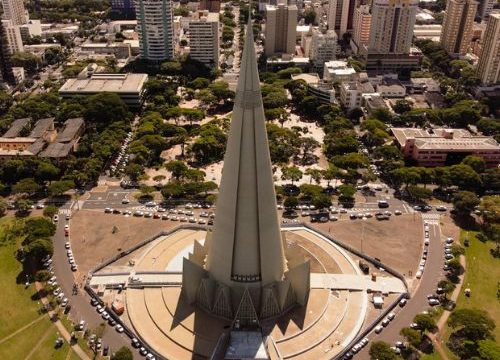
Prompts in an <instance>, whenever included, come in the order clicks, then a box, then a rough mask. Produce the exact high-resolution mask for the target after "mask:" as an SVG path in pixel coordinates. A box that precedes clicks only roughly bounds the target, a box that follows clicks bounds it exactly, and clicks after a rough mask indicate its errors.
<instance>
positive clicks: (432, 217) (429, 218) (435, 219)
mask: <svg viewBox="0 0 500 360" xmlns="http://www.w3.org/2000/svg"><path fill="white" fill-rule="evenodd" d="M440 218H441V215H440V214H432V213H428V214H422V220H424V221H426V222H428V223H429V224H435V225H439V219H440Z"/></svg>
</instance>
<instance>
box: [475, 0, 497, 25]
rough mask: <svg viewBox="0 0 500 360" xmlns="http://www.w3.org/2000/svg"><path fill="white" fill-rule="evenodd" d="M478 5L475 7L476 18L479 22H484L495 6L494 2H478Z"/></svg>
mask: <svg viewBox="0 0 500 360" xmlns="http://www.w3.org/2000/svg"><path fill="white" fill-rule="evenodd" d="M478 1H479V4H478V7H477V16H478V17H479V18H480V19H481V20H486V19H487V18H488V17H489V16H490V14H491V12H492V11H493V6H494V5H495V4H496V1H495V0H478Z"/></svg>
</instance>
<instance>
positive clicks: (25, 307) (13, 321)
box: [0, 218, 41, 339]
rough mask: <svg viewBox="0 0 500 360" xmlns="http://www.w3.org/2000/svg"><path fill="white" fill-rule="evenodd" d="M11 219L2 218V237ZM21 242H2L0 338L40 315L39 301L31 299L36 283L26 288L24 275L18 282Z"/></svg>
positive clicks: (0, 225) (0, 231)
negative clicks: (17, 255) (17, 258)
mask: <svg viewBox="0 0 500 360" xmlns="http://www.w3.org/2000/svg"><path fill="white" fill-rule="evenodd" d="M10 221H12V220H11V219H6V218H4V219H0V238H1V237H2V236H3V228H4V226H5V225H6V224H8V223H9V222H10ZM18 246H19V243H12V244H6V245H3V244H0V274H2V276H0V288H1V289H2V291H1V292H0V304H2V311H0V339H2V338H4V337H5V336H7V335H9V334H11V333H12V332H14V331H15V330H17V329H19V328H21V327H23V326H24V325H26V324H28V323H30V322H31V321H33V320H34V319H35V318H37V317H38V316H39V314H38V309H39V308H40V307H41V305H39V304H38V303H37V301H33V300H31V296H32V295H33V294H35V287H34V285H30V286H29V287H28V288H27V289H25V288H24V282H25V279H24V277H22V278H23V279H22V281H21V284H17V283H16V278H17V276H18V275H19V273H20V272H21V270H22V266H21V264H20V263H19V262H18V261H17V260H16V258H15V252H16V250H17V249H18Z"/></svg>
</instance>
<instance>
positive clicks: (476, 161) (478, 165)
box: [462, 155, 486, 174]
mask: <svg viewBox="0 0 500 360" xmlns="http://www.w3.org/2000/svg"><path fill="white" fill-rule="evenodd" d="M462 164H464V165H469V166H470V167H471V168H472V169H473V170H474V171H475V172H477V173H478V174H480V173H482V172H484V170H485V169H486V162H485V161H484V159H483V158H482V157H479V156H474V155H469V156H466V157H465V158H464V159H463V160H462Z"/></svg>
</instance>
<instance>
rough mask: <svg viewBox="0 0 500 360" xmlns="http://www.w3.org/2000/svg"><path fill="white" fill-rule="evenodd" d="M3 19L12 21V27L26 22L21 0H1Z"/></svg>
mask: <svg viewBox="0 0 500 360" xmlns="http://www.w3.org/2000/svg"><path fill="white" fill-rule="evenodd" d="M2 8H3V18H4V19H7V20H11V21H12V25H14V26H15V25H23V24H26V22H27V21H28V17H27V16H26V9H25V8H24V3H23V0H2Z"/></svg>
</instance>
